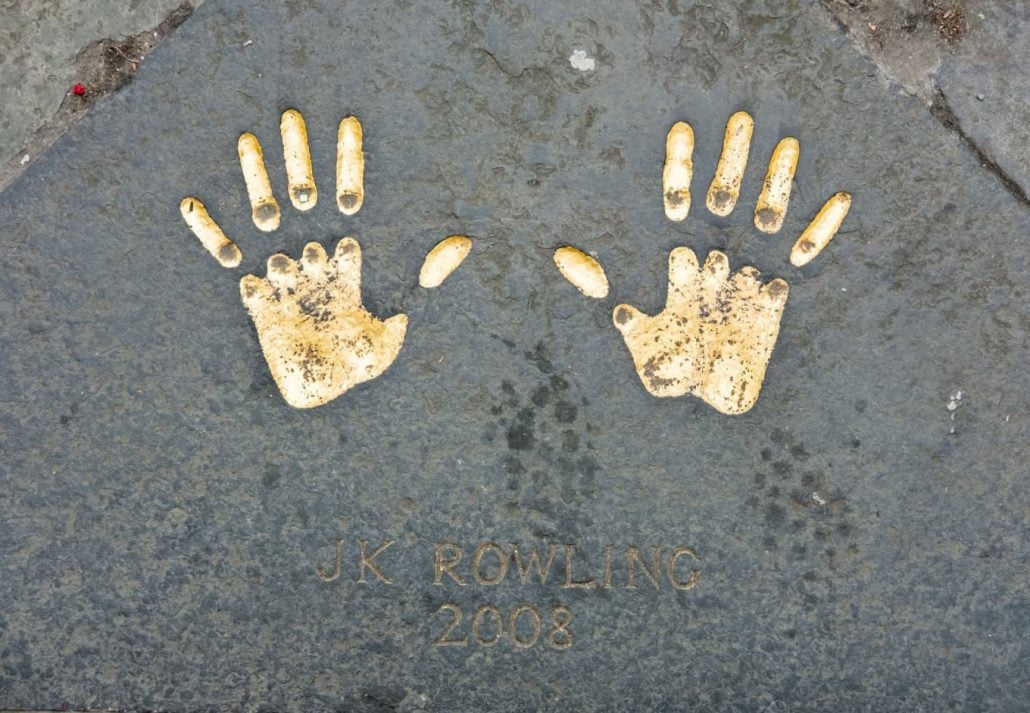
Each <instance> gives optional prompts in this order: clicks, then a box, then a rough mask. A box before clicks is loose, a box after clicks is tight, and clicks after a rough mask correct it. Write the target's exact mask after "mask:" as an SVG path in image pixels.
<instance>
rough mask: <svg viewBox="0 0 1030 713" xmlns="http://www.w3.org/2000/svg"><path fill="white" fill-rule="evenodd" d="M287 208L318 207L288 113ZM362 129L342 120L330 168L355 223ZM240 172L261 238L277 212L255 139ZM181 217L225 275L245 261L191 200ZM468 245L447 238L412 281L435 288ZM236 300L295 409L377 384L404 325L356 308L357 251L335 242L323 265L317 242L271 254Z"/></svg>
mask: <svg viewBox="0 0 1030 713" xmlns="http://www.w3.org/2000/svg"><path fill="white" fill-rule="evenodd" d="M280 128H281V133H282V141H283V154H284V159H285V163H286V177H287V183H288V194H289V196H290V202H291V203H292V204H293V206H294V207H295V208H297V209H298V210H301V211H306V210H308V209H310V208H312V207H314V206H315V205H316V203H317V201H318V189H317V187H316V185H315V180H314V175H313V173H312V170H311V154H310V151H309V149H308V139H307V127H306V126H305V123H304V117H303V116H301V114H300V112H298V111H296V110H294V109H290V110H288V111H286V112H285V113H284V114H283V115H282V120H281V123H280ZM362 140H363V139H362V129H361V124H360V123H359V122H358V120H357V119H356V118H355V117H352V116H349V117H347V118H345V119H343V121H341V122H340V127H339V132H338V140H337V160H336V203H337V206H338V207H339V209H340V211H341V212H342V213H343V214H344V215H353V214H354V213H356V212H357V211H358V210H360V208H361V206H362V203H363V202H364V170H365V168H364V164H365V161H364V153H363V151H362ZM238 148H239V156H240V168H241V169H242V171H243V177H244V181H245V182H246V184H247V195H248V197H249V199H250V204H251V218H252V220H253V222H254V225H255V226H257V228H258V229H259V230H263V231H266V232H267V231H272V230H275V229H276V228H278V227H279V220H280V210H279V204H278V202H277V201H276V199H275V195H274V194H273V192H272V187H271V182H270V181H269V178H268V171H267V170H266V168H265V162H264V156H263V153H262V150H261V145H260V143H259V142H258V140H257V138H256V137H255V136H254V135H253V134H250V133H245V134H243V135H242V136H240V140H239V145H238ZM179 209H180V212H181V213H182V217H183V219H184V220H185V221H186V223H187V225H189V227H190V229H191V230H192V231H193V233H194V235H196V236H197V238H198V239H199V240H200V242H201V243H202V244H203V245H204V247H205V248H207V250H208V252H210V253H211V255H212V256H213V257H214V258H215V259H216V260H218V262H219V263H221V264H222V266H223V267H227V268H233V267H236V266H238V265H239V264H240V261H241V260H242V259H243V255H242V253H241V252H240V249H239V247H238V246H237V245H236V243H234V242H233V241H232V240H230V239H229V238H228V237H227V236H226V235H225V233H224V232H222V229H221V228H220V227H219V226H218V224H217V223H216V222H215V221H214V220H213V219H212V218H211V216H210V214H209V213H208V211H207V208H206V207H205V206H204V204H203V203H202V202H201V201H200V200H199V199H197V198H194V197H192V196H190V197H187V198H183V200H182V202H181V203H180V204H179ZM471 249H472V241H471V240H470V239H469V238H467V237H465V236H462V235H452V236H450V237H448V238H445V239H444V240H442V241H441V242H440V243H438V244H437V245H436V246H435V247H434V248H433V249H432V250H430V251H429V253H428V254H427V255H426V259H425V262H424V263H423V265H422V271H421V273H420V275H419V284H420V285H421V286H422V287H425V288H433V287H437V286H439V285H440V284H442V283H443V281H444V280H445V279H446V278H447V276H448V275H450V273H451V272H452V271H453V270H454V269H455V268H457V267H458V265H460V264H461V262H462V261H463V260H464V259H465V258H466V257H467V256H468V254H469V251H470V250H471ZM240 295H241V297H242V298H243V304H244V305H245V306H246V308H247V311H248V312H249V313H250V317H251V319H252V320H253V321H254V326H255V327H256V328H257V333H258V341H259V342H260V343H261V350H262V352H263V353H264V356H265V361H266V362H267V363H268V368H269V370H270V371H271V373H272V377H273V378H274V379H275V383H276V385H277V386H278V387H279V392H280V393H281V394H282V396H283V398H284V399H285V400H286V402H287V403H288V404H289V405H290V406H293V407H295V408H312V407H314V406H321V405H322V404H325V403H328V402H329V401H332V400H333V399H335V398H337V397H338V396H340V395H342V394H343V393H344V392H346V391H347V390H348V389H350V388H351V387H352V386H355V385H357V384H360V383H362V382H364V381H369V380H371V379H375V378H376V377H378V376H379V375H380V374H382V373H383V372H384V371H386V369H387V368H388V367H389V366H390V365H391V364H392V363H393V362H394V360H395V359H396V358H397V354H398V353H399V352H400V349H401V347H402V346H403V344H404V336H405V334H406V332H407V326H408V317H407V315H405V314H397V315H394V316H393V317H390V318H388V319H386V320H381V319H378V318H377V317H375V316H373V315H372V314H371V313H370V312H368V310H366V309H365V307H364V306H363V305H362V302H361V248H360V247H359V245H358V243H357V241H355V240H354V239H353V238H343V239H342V240H340V241H339V243H338V244H337V246H336V250H335V254H334V255H333V256H332V257H329V256H328V255H327V253H326V251H325V249H324V248H323V247H322V245H321V244H319V243H316V242H311V243H308V244H307V245H306V246H305V247H304V252H303V254H302V256H301V258H300V260H293V259H291V258H289V257H288V256H286V255H283V254H277V255H273V256H272V257H270V258H269V259H268V275H267V277H265V278H261V277H258V276H257V275H244V276H243V278H242V279H241V280H240Z"/></svg>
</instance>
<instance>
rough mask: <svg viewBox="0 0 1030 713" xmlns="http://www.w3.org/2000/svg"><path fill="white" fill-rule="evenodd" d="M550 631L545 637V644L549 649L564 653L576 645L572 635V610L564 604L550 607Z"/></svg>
mask: <svg viewBox="0 0 1030 713" xmlns="http://www.w3.org/2000/svg"><path fill="white" fill-rule="evenodd" d="M551 626H552V629H551V631H550V633H549V634H548V635H547V643H548V644H550V646H551V648H555V649H558V650H559V651H564V650H566V649H571V648H572V645H573V644H574V643H576V637H575V635H574V634H573V633H572V629H571V628H569V627H571V626H572V610H571V609H569V608H568V607H567V606H565V605H564V604H556V605H554V606H552V607H551Z"/></svg>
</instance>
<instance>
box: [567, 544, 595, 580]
mask: <svg viewBox="0 0 1030 713" xmlns="http://www.w3.org/2000/svg"><path fill="white" fill-rule="evenodd" d="M575 553H576V546H575V545H565V583H564V584H562V585H561V588H562V589H593V588H594V587H596V586H597V580H594V579H584V580H576V579H575V578H574V577H573V576H572V558H573V557H574V556H575Z"/></svg>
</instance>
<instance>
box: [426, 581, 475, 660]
mask: <svg viewBox="0 0 1030 713" xmlns="http://www.w3.org/2000/svg"><path fill="white" fill-rule="evenodd" d="M437 584H439V582H437ZM445 610H446V611H449V612H450V613H451V621H450V623H449V624H448V625H447V628H445V629H444V630H443V631H442V632H441V633H440V635H439V636H438V637H436V639H435V640H434V641H433V643H434V644H436V645H437V646H468V643H469V639H468V636H467V635H466V634H464V633H462V635H461V638H460V639H452V638H450V636H451V633H452V632H453V631H454V630H455V629H457V628H458V627H459V626H461V619H462V613H461V607H460V606H458V605H457V604H452V603H451V602H445V603H444V604H441V605H440V608H439V609H437V610H436V611H437V613H440V612H442V611H445Z"/></svg>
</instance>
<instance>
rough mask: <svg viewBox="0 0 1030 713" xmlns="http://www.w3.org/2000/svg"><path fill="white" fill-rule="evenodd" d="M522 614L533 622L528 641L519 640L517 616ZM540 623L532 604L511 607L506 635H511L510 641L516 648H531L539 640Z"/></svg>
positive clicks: (537, 612)
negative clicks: (526, 614) (528, 616)
mask: <svg viewBox="0 0 1030 713" xmlns="http://www.w3.org/2000/svg"><path fill="white" fill-rule="evenodd" d="M524 612H525V613H528V614H531V615H532V616H531V619H530V621H532V622H533V626H532V628H531V629H530V634H529V638H528V639H522V638H519V616H520V615H521V614H522V613H524ZM542 623H543V622H542V621H541V619H540V611H539V610H538V609H537V608H536V607H535V606H533V605H532V604H517V605H516V606H514V607H512V610H511V613H510V614H509V615H508V633H509V634H511V641H512V643H513V644H515V646H516V648H520V649H529V648H532V647H533V645H534V644H536V642H537V640H538V639H539V638H540V629H541V625H542Z"/></svg>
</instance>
